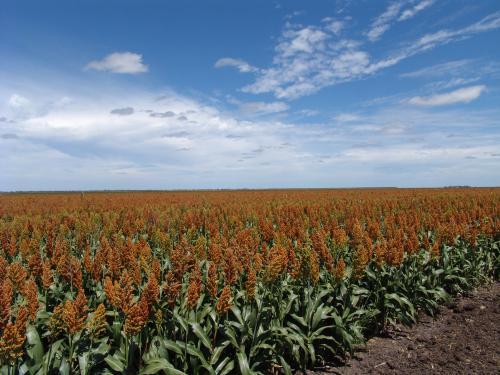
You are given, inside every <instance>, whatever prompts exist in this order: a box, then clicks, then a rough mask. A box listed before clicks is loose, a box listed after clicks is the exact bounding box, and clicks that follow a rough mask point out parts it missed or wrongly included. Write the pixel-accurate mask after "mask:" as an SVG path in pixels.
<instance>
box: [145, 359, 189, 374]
mask: <svg viewBox="0 0 500 375" xmlns="http://www.w3.org/2000/svg"><path fill="white" fill-rule="evenodd" d="M160 371H165V372H166V373H167V374H168V375H170V374H172V375H186V373H185V372H182V371H180V370H177V369H176V368H175V367H174V366H173V365H172V364H171V363H170V362H169V361H167V360H166V359H165V358H155V359H152V360H150V361H148V362H147V363H146V367H145V368H144V369H142V370H141V371H140V372H139V374H140V375H145V374H156V373H158V372H160Z"/></svg>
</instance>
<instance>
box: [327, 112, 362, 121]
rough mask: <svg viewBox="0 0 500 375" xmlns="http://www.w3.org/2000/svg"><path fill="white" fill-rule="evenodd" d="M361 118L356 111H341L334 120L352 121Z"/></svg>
mask: <svg viewBox="0 0 500 375" xmlns="http://www.w3.org/2000/svg"><path fill="white" fill-rule="evenodd" d="M360 119H361V117H360V116H359V115H356V114H354V113H339V114H338V115H335V117H334V120H335V121H338V122H352V121H358V120H360Z"/></svg>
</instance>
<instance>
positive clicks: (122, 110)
mask: <svg viewBox="0 0 500 375" xmlns="http://www.w3.org/2000/svg"><path fill="white" fill-rule="evenodd" d="M109 113H111V114H112V115H120V116H129V115H132V114H133V113H134V108H132V107H125V108H115V109H112V110H111V111H110V112H109Z"/></svg>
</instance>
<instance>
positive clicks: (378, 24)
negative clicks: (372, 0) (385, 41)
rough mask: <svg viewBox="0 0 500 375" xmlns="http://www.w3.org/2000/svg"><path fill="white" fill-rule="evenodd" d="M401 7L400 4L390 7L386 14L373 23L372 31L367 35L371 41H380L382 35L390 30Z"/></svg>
mask: <svg viewBox="0 0 500 375" xmlns="http://www.w3.org/2000/svg"><path fill="white" fill-rule="evenodd" d="M401 6H402V4H401V3H400V2H396V3H393V4H391V5H389V6H388V7H387V9H386V10H385V12H384V13H382V14H381V15H380V16H378V17H377V18H376V19H375V21H373V23H372V25H371V27H370V30H369V31H368V32H367V34H366V35H367V37H368V39H369V40H370V41H372V42H374V41H376V40H378V39H380V37H381V36H382V34H384V33H385V32H386V31H387V30H389V28H390V25H391V22H392V21H393V20H394V19H396V18H397V16H398V14H399V11H400V10H401Z"/></svg>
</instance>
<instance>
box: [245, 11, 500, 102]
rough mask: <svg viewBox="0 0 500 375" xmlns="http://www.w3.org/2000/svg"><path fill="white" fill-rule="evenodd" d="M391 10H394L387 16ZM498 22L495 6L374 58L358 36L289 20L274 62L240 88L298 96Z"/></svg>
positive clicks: (283, 96) (284, 96)
mask: <svg viewBox="0 0 500 375" xmlns="http://www.w3.org/2000/svg"><path fill="white" fill-rule="evenodd" d="M393 6H395V5H394V4H393ZM395 13H396V12H395V10H392V11H391V14H392V16H391V17H393V16H394V14H395ZM388 17H389V16H386V17H385V18H384V19H387V18H388ZM499 27H500V12H497V13H493V14H491V15H489V16H487V17H485V18H483V19H482V20H480V21H478V22H476V23H473V24H471V25H469V26H467V27H464V28H461V29H456V30H440V31H437V32H435V33H431V34H426V35H424V36H422V37H420V38H418V39H417V40H416V41H414V42H407V43H406V44H405V45H403V47H401V48H400V49H399V50H396V51H394V52H393V53H390V54H389V55H388V56H386V57H382V58H378V59H376V58H374V57H372V56H371V55H370V54H369V53H368V52H367V51H366V50H364V49H363V44H362V43H361V42H359V41H356V40H351V39H339V38H338V36H337V35H336V34H334V33H333V32H332V31H330V30H328V28H327V27H325V26H323V27H316V26H301V25H292V24H289V23H288V24H287V25H286V27H285V30H284V31H283V33H282V35H281V38H279V41H278V43H277V45H276V46H275V55H274V57H273V63H272V65H271V66H270V67H268V68H265V69H260V70H259V71H258V72H257V77H256V79H255V81H254V82H253V83H251V84H249V85H246V86H244V87H243V88H242V91H243V92H247V93H252V94H263V93H269V92H271V93H273V94H274V96H275V97H276V98H278V99H287V100H291V99H296V98H299V97H302V96H305V95H310V94H313V93H315V92H317V91H319V90H321V89H322V88H324V87H328V86H332V85H336V84H338V83H342V82H349V81H352V80H356V79H360V78H364V77H366V76H369V75H372V74H375V73H377V72H379V71H381V70H383V69H387V68H389V67H391V66H394V65H396V64H398V63H399V62H401V61H403V60H405V59H408V58H410V57H412V56H414V55H417V54H421V53H424V52H428V51H430V50H432V49H433V48H436V47H437V46H440V45H444V44H447V43H451V42H456V41H459V40H463V39H465V38H469V37H471V36H472V35H474V34H476V33H480V32H486V31H489V30H493V29H496V28H499Z"/></svg>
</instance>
